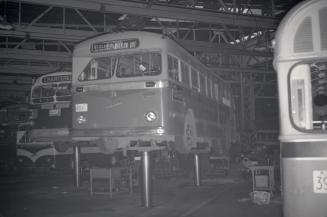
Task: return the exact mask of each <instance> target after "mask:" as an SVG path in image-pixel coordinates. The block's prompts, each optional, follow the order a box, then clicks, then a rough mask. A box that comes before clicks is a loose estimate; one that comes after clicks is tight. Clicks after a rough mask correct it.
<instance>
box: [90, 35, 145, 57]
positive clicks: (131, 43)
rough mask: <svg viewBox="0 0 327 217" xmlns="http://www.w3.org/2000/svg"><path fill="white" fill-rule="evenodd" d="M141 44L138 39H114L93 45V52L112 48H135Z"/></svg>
mask: <svg viewBox="0 0 327 217" xmlns="http://www.w3.org/2000/svg"><path fill="white" fill-rule="evenodd" d="M138 46H139V40H138V39H135V38H133V39H121V40H114V41H103V42H97V43H94V44H92V45H91V48H90V50H91V53H97V52H105V51H112V50H123V49H133V48H137V47H138Z"/></svg>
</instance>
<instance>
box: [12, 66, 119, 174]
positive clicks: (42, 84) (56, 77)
mask: <svg viewBox="0 0 327 217" xmlns="http://www.w3.org/2000/svg"><path fill="white" fill-rule="evenodd" d="M71 86H72V73H71V72H70V71H59V72H51V73H47V74H44V75H42V76H40V77H38V78H37V79H36V80H35V82H34V83H33V85H32V87H31V94H30V110H31V114H32V115H31V119H30V121H29V122H26V123H22V124H21V125H20V126H19V128H18V131H17V156H18V165H19V166H23V167H38V168H40V167H42V168H56V169H70V168H72V167H73V161H74V159H73V153H74V150H73V141H72V139H71V133H70V130H71V127H72V91H71ZM80 152H81V168H83V169H88V168H89V167H91V166H103V165H110V164H111V161H112V157H113V156H109V157H108V155H106V153H102V151H101V150H100V149H99V147H97V146H96V144H93V143H89V144H87V145H83V147H81V149H80Z"/></svg>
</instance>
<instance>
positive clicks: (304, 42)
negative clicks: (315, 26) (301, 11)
mask: <svg viewBox="0 0 327 217" xmlns="http://www.w3.org/2000/svg"><path fill="white" fill-rule="evenodd" d="M310 51H313V41H312V23H311V17H307V18H305V19H304V20H303V22H302V23H301V25H300V26H299V28H298V29H297V31H296V34H295V39H294V52H295V53H301V52H310Z"/></svg>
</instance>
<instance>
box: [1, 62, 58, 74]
mask: <svg viewBox="0 0 327 217" xmlns="http://www.w3.org/2000/svg"><path fill="white" fill-rule="evenodd" d="M58 70H59V67H54V66H45V65H44V66H32V65H22V64H19V65H18V64H10V65H6V66H3V65H0V76H19V77H38V76H40V75H42V74H46V73H49V72H55V71H58Z"/></svg>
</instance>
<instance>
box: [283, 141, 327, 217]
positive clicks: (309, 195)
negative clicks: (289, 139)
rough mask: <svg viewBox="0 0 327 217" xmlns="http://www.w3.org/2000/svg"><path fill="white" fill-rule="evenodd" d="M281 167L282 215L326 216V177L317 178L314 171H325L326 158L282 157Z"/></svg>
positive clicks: (298, 216) (326, 170)
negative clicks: (318, 190) (317, 191)
mask: <svg viewBox="0 0 327 217" xmlns="http://www.w3.org/2000/svg"><path fill="white" fill-rule="evenodd" d="M282 145H283V144H282ZM286 145H287V144H286ZM281 168H282V174H281V176H282V195H283V212H284V216H288V217H308V216H326V214H327V206H326V204H327V178H322V179H321V180H319V179H320V178H317V177H314V171H318V173H319V171H325V173H327V158H325V159H322V158H316V159H314V160H313V158H300V157H299V158H296V157H295V158H282V159H281ZM315 188H316V189H317V188H321V189H322V190H321V192H320V193H315V192H314V189H315Z"/></svg>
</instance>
